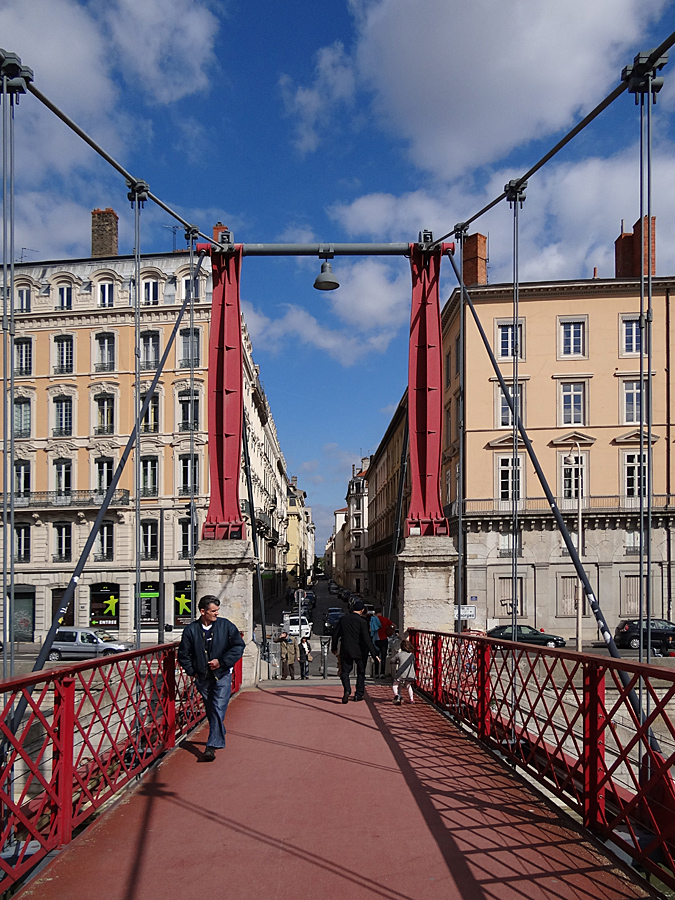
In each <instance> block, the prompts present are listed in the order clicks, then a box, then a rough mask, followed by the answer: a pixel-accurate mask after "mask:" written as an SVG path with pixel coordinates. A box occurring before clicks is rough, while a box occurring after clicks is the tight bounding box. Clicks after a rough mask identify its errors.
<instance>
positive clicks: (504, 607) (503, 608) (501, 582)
mask: <svg viewBox="0 0 675 900" xmlns="http://www.w3.org/2000/svg"><path fill="white" fill-rule="evenodd" d="M496 587H497V590H496V593H497V597H496V600H497V602H496V603H495V607H496V608H495V612H496V614H497V616H498V617H499V618H502V619H503V618H506V617H507V616H510V615H512V614H513V613H512V603H513V578H511V576H510V575H508V576H499V577H498V578H497V586H496ZM516 594H517V597H516V604H517V606H516V616H518V617H521V616H524V615H525V608H524V603H523V579H522V577H521V576H519V577H518V579H517V581H516ZM504 637H506V635H504Z"/></svg>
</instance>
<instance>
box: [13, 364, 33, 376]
mask: <svg viewBox="0 0 675 900" xmlns="http://www.w3.org/2000/svg"><path fill="white" fill-rule="evenodd" d="M14 374H15V376H16V377H17V378H25V377H26V376H28V375H32V374H33V367H32V366H15V367H14Z"/></svg>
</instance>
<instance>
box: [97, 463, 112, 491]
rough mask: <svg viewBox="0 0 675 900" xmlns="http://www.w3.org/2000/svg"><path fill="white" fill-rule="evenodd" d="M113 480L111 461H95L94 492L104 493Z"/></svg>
mask: <svg viewBox="0 0 675 900" xmlns="http://www.w3.org/2000/svg"><path fill="white" fill-rule="evenodd" d="M112 479H113V460H112V459H97V460H96V490H97V491H98V492H99V493H105V492H106V491H107V490H108V488H109V487H110V485H111V484H112Z"/></svg>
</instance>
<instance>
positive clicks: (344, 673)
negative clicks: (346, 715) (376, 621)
mask: <svg viewBox="0 0 675 900" xmlns="http://www.w3.org/2000/svg"><path fill="white" fill-rule="evenodd" d="M363 611H364V605H363V600H356V601H354V605H353V607H352V611H351V612H350V613H347V615H346V616H343V617H342V618H341V619H340V620H339V622H338V623H337V625H336V627H335V630H334V631H333V640H332V641H331V650H332V651H333V653H334V654H335V655H336V656H337V655H338V653H337V650H338V644H339V646H340V681H341V682H342V687H343V689H344V694H343V696H342V702H343V703H347V702H348V701H349V695H350V694H351V690H352V686H351V684H350V682H349V676H350V674H351V671H352V666H353V665H354V663H356V691H355V693H354V699H355V700H363V692H364V690H365V687H366V662H367V661H368V654H369V653H370V655H371V656H372V657H373V659H374V660H375V662H376V663H377V662H378V657H377V647H376V646H375V644H373V641H372V639H371V637H370V632H369V631H368V625H367V623H366V620H365V619H364V618H363Z"/></svg>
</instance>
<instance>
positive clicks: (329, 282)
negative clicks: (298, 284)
mask: <svg viewBox="0 0 675 900" xmlns="http://www.w3.org/2000/svg"><path fill="white" fill-rule="evenodd" d="M314 287H315V288H316V289H317V291H334V290H336V289H337V288H339V287H340V282H339V281H338V280H337V278H336V277H335V275H334V274H333V267H332V266H331V264H330V263H329V262H328V261H327V260H326V262H322V263H321V272H320V273H319V274H318V275H317V276H316V280H315V281H314Z"/></svg>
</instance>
